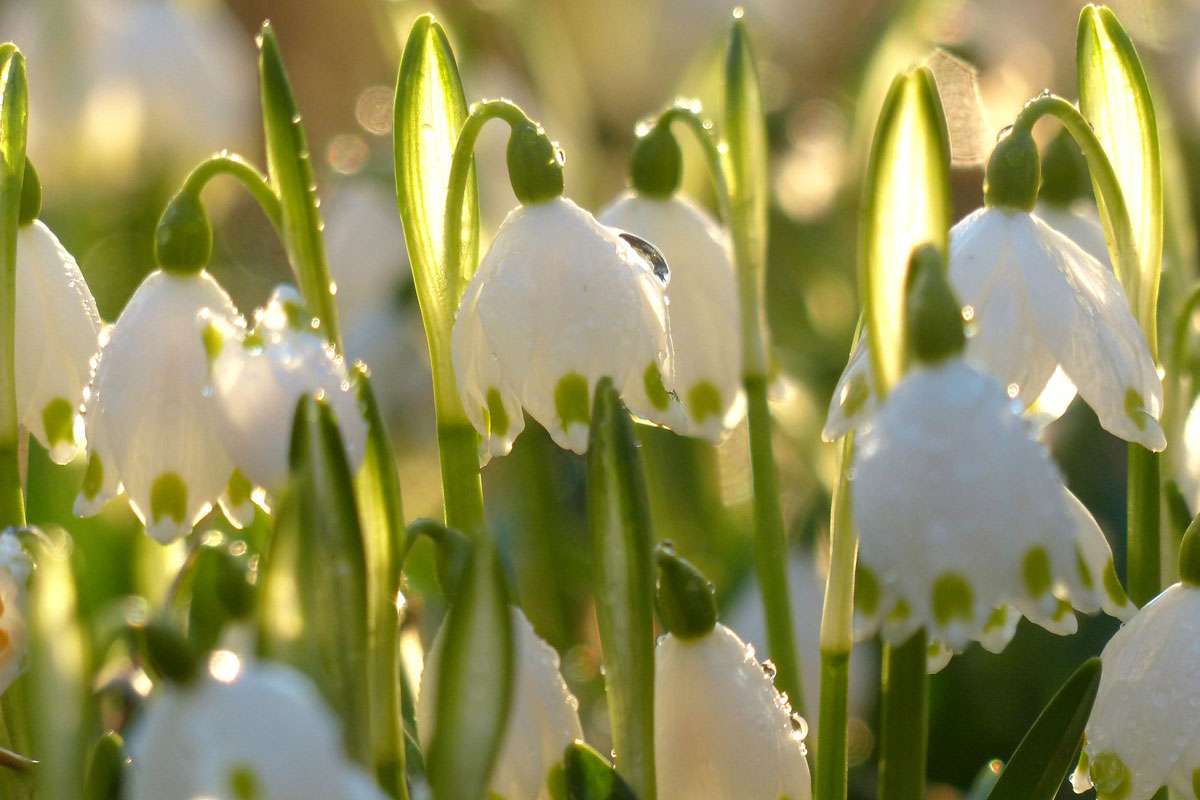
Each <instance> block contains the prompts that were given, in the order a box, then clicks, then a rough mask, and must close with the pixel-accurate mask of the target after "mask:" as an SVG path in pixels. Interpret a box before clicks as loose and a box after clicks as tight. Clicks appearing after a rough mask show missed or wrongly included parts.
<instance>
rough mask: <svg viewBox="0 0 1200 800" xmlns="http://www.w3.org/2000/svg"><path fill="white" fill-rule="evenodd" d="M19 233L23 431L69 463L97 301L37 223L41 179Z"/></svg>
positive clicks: (79, 443) (76, 442)
mask: <svg viewBox="0 0 1200 800" xmlns="http://www.w3.org/2000/svg"><path fill="white" fill-rule="evenodd" d="M25 176H26V177H25V181H26V183H27V184H30V186H29V188H27V190H26V198H24V199H28V201H29V202H28V203H25V202H23V204H22V209H21V217H22V224H21V227H20V228H19V229H18V231H17V313H16V336H17V338H16V360H15V365H16V384H17V416H18V419H19V420H20V422H21V425H23V426H24V427H25V429H26V430H28V431H29V432H30V433H32V434H33V435H34V437H35V438H36V439H37V440H38V441H39V442H40V443H41V444H42V446H43V447H45V448H46V449H47V450H49V451H50V458H51V459H53V460H54V462H55V463H57V464H66V463H68V462H69V461H70V460H71V459H73V458H74V457H75V454H76V452H77V451H78V450H79V448H81V447H83V445H84V441H83V440H84V435H83V419H82V418H81V417H80V415H79V406H80V404H81V403H82V401H83V389H84V387H85V386H86V385H87V382H88V379H89V378H90V377H91V370H92V357H93V356H94V355H95V354H96V348H97V346H98V344H97V339H98V336H99V334H100V325H101V323H100V314H99V312H98V311H97V310H96V300H95V298H93V297H92V292H91V290H90V289H89V288H88V285H87V282H86V281H84V279H83V273H81V272H80V271H79V265H78V264H76V263H75V259H74V257H72V255H71V254H70V253H68V252H67V250H66V248H65V247H63V246H62V243H61V242H59V241H58V238H57V237H56V236H55V235H54V233H53V232H52V231H51V230H50V229H49V228H48V227H46V225H45V223H43V222H42V221H41V220H39V219H35V218H34V217H36V216H37V211H38V209H37V206H38V205H39V203H38V200H39V198H38V195H39V194H40V192H39V191H38V189H37V174H36V173H35V172H33V170H32V169H27V170H26V172H25Z"/></svg>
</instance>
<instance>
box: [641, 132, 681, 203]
mask: <svg viewBox="0 0 1200 800" xmlns="http://www.w3.org/2000/svg"><path fill="white" fill-rule="evenodd" d="M629 177H630V182H631V183H632V184H633V188H634V191H636V192H637V193H638V194H640V195H643V196H645V197H654V198H657V199H660V200H665V199H666V198H668V197H670V196H671V195H673V194H675V191H676V190H677V189H679V183H680V180H681V179H682V177H683V151H682V150H680V149H679V142H677V141H676V140H675V136H674V134H672V133H671V130H670V128H669V126H667V125H653V126H650V127H649V128H648V129H646V130H645V131H644V132H643V133H641V135H639V136H638V140H637V143H636V144H634V146H633V158H632V161H631V163H630V167H629Z"/></svg>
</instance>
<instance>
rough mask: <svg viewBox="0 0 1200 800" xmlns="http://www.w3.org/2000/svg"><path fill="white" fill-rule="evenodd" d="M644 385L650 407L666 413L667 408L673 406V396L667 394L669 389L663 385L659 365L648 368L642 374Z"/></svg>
mask: <svg viewBox="0 0 1200 800" xmlns="http://www.w3.org/2000/svg"><path fill="white" fill-rule="evenodd" d="M642 385H643V386H644V387H645V389H646V397H647V399H649V400H650V405H652V406H654V407H655V408H657V409H658V410H659V411H666V410H667V406H669V405H670V404H671V396H670V395H669V394H667V387H666V386H664V385H663V379H662V373H661V372H659V371H658V365H657V364H651V365H650V366H648V367H646V371H645V372H644V373H642Z"/></svg>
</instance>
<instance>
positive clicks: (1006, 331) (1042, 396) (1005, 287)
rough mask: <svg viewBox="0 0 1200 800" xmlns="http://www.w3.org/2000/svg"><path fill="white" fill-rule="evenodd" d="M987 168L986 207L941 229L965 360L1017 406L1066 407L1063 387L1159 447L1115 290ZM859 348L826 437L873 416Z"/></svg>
mask: <svg viewBox="0 0 1200 800" xmlns="http://www.w3.org/2000/svg"><path fill="white" fill-rule="evenodd" d="M1012 138H1014V137H1009V138H1008V139H1006V140H1002V141H1001V143H1000V145H997V152H998V153H1002V152H1004V150H1005V147H1006V145H1008V144H1010V140H1011V139H1012ZM1011 146H1013V147H1016V146H1020V143H1019V142H1017V143H1015V144H1012V145H1011ZM1029 146H1030V147H1034V145H1033V144H1032V140H1031V141H1030V145H1029ZM1033 156H1034V158H1036V148H1035V149H1034V151H1033ZM996 161H997V155H996V153H993V156H992V162H991V165H989V169H988V176H989V181H990V183H989V187H988V195H987V197H988V204H987V205H986V206H985V207H984V208H981V209H978V210H976V211H974V212H973V213H971V214H969V215H968V216H967V217H966V218H964V219H963V220H962V221H960V222H959V223H958V224H957V225H955V226H954V228H952V229H951V231H950V270H949V271H950V282H951V284H953V286H954V291H955V292H956V293H957V294H958V296H959V298H960V299H961V300H962V301H963V303H964V306H963V315H964V318H966V319H967V321H968V322H969V323H970V327H971V330H972V335H971V337H970V338H969V339H968V341H967V348H966V358H967V359H968V360H969V361H971V362H972V363H973V364H975V365H976V366H978V367H979V368H981V369H983V370H984V371H986V372H988V373H989V374H991V375H993V376H995V378H996V379H997V380H998V381H999V382H1000V384H1001V385H1002V386H1003V387H1004V389H1005V391H1006V392H1007V394H1008V396H1009V397H1010V398H1011V399H1013V400H1015V401H1016V402H1017V403H1019V405H1020V406H1021V408H1031V407H1034V408H1035V410H1040V411H1042V412H1043V413H1046V414H1048V415H1050V416H1056V415H1057V414H1061V413H1062V411H1065V410H1066V406H1067V403H1068V402H1069V401H1070V399H1071V394H1072V392H1071V389H1070V385H1071V384H1073V385H1074V386H1075V387H1077V388H1078V391H1079V394H1080V395H1081V396H1082V397H1083V399H1084V400H1085V401H1087V403H1088V405H1090V406H1091V407H1092V410H1093V411H1095V412H1096V415H1097V417H1099V420H1100V424H1101V425H1102V426H1103V427H1104V428H1105V429H1106V430H1108V431H1109V432H1110V433H1112V434H1114V435H1115V436H1119V437H1121V438H1123V439H1125V440H1127V441H1130V442H1137V443H1139V444H1141V445H1143V446H1145V447H1147V448H1149V449H1150V450H1155V451H1158V450H1162V449H1163V448H1164V447H1165V446H1166V438H1165V436H1164V434H1163V430H1162V427H1161V426H1160V425H1159V418H1160V416H1161V414H1162V381H1161V380H1160V379H1159V377H1158V373H1157V371H1156V370H1155V366H1154V361H1153V360H1152V358H1151V356H1150V350H1149V347H1148V345H1147V343H1146V339H1145V336H1144V335H1143V334H1142V331H1141V329H1140V328H1139V327H1138V324H1137V322H1136V320H1135V319H1134V317H1133V313H1132V312H1131V311H1130V309H1129V303H1128V301H1127V299H1126V297H1125V293H1124V291H1123V290H1122V288H1121V285H1120V283H1118V281H1117V279H1116V277H1115V276H1114V274H1113V272H1112V270H1111V269H1109V268H1108V267H1107V266H1105V265H1104V264H1102V263H1101V262H1099V261H1097V260H1096V259H1095V258H1094V257H1093V256H1091V255H1089V254H1088V253H1087V252H1086V251H1085V250H1084V249H1083V248H1081V247H1080V246H1079V245H1078V244H1076V243H1075V242H1073V241H1072V240H1071V239H1069V238H1068V237H1067V236H1065V235H1063V234H1062V233H1060V232H1058V231H1057V230H1055V229H1054V228H1052V227H1050V226H1049V225H1047V224H1046V223H1045V222H1044V221H1043V220H1042V219H1041V218H1040V217H1038V215H1037V214H1035V213H1032V212H1031V211H1030V209H1032V207H1033V204H1032V200H1030V201H1029V202H1028V205H1021V204H1016V203H1018V201H1015V200H1010V199H1009V197H1008V196H1007V195H1005V194H1004V193H1003V192H1002V191H1001V190H1000V188H998V185H995V184H997V182H996V179H995V173H994V169H993V167H994V165H995V163H996ZM1035 189H1036V186H1035ZM866 347H867V345H866V343H865V342H863V343H861V344H860V346H859V348H858V352H856V353H855V355H854V356H853V357H852V358H851V359H850V363H849V364H848V365H847V367H846V371H845V372H844V373H843V375H842V378H841V380H840V381H839V382H838V385H837V388H836V389H835V390H834V395H833V400H832V402H831V403H830V409H829V417H828V420H827V422H826V425H825V430H824V431H823V434H822V435H823V436H824V437H825V438H826V439H836V438H837V437H839V436H841V435H843V434H844V433H846V432H847V431H848V430H850V429H851V428H852V427H854V426H856V425H858V424H861V423H862V422H863V421H864V420H866V419H867V418H868V417H869V416H870V413H871V411H872V410H873V406H874V403H873V402H872V397H873V390H872V387H871V377H870V375H869V366H870V359H869V358H868V357H866V356H865V355H864V351H865V349H866Z"/></svg>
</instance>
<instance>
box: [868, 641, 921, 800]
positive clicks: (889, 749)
mask: <svg viewBox="0 0 1200 800" xmlns="http://www.w3.org/2000/svg"><path fill="white" fill-rule="evenodd" d="M925 650H926V637H925V629H924V628H921V629H919V630H918V631H917V632H916V633H914V634H913V635H912V638H910V639H909V640H908V641H907V642H905V643H904V644H902V645H899V646H895V645H890V644H889V645H885V646H884V648H883V710H882V719H881V723H880V724H881V728H882V731H881V734H880V752H879V800H924V797H925V755H926V747H927V740H928V734H929V676H928V675H927V674H926V672H925Z"/></svg>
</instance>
